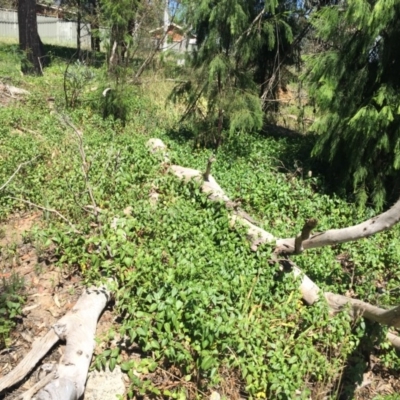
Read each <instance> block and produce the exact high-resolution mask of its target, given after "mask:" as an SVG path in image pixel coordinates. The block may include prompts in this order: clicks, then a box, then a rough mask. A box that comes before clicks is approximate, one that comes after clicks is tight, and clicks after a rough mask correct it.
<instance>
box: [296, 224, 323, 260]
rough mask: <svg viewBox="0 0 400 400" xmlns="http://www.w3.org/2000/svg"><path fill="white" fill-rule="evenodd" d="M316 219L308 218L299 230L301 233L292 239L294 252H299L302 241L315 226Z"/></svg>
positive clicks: (301, 249)
mask: <svg viewBox="0 0 400 400" xmlns="http://www.w3.org/2000/svg"><path fill="white" fill-rule="evenodd" d="M317 224H318V220H317V219H315V218H310V219H308V220H307V221H306V222H305V223H304V226H303V229H302V230H301V233H300V234H299V235H297V236H296V239H295V240H294V253H293V254H300V253H302V251H303V241H304V240H307V239H308V238H309V237H310V234H311V231H312V230H313V229H314V228H315V227H316V226H317Z"/></svg>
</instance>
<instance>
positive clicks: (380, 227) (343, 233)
mask: <svg viewBox="0 0 400 400" xmlns="http://www.w3.org/2000/svg"><path fill="white" fill-rule="evenodd" d="M399 221H400V199H399V200H398V201H397V202H396V203H395V204H394V205H393V206H392V207H391V208H390V209H389V210H387V211H386V212H384V213H382V214H379V215H377V216H375V217H373V218H371V219H368V220H366V221H364V222H361V223H360V224H357V225H353V226H349V227H346V228H342V229H330V230H328V231H326V232H322V233H317V234H315V235H312V236H311V237H310V238H309V239H307V240H304V241H303V248H304V249H305V250H307V249H312V248H316V247H323V246H332V245H336V244H339V243H345V242H352V241H355V240H359V239H363V238H367V237H369V236H372V235H375V234H376V233H379V232H383V231H387V230H388V229H390V228H392V227H393V226H394V225H396V224H397V223H398V222H399ZM276 244H277V246H278V247H279V248H284V249H285V251H286V253H293V252H294V251H295V239H278V240H277V242H276Z"/></svg>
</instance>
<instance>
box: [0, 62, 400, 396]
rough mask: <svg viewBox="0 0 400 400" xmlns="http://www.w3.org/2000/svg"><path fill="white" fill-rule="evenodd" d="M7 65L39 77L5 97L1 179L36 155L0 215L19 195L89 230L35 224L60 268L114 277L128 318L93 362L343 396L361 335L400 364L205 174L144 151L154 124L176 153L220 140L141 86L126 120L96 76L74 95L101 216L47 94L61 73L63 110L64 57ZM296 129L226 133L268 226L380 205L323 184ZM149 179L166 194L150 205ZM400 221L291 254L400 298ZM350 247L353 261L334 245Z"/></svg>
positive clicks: (340, 282) (230, 178) (220, 163)
mask: <svg viewBox="0 0 400 400" xmlns="http://www.w3.org/2000/svg"><path fill="white" fill-rule="evenodd" d="M0 67H1V68H3V64H0ZM7 68H8V67H7ZM7 70H8V69H7ZM97 72H98V71H97V70H96V71H94V72H93V76H95V77H97V78H93V79H98V81H97V84H98V85H99V87H100V86H101V85H102V84H104V81H101V79H103V78H101V77H102V76H103V75H102V74H101V73H97ZM11 79H12V80H15V81H17V80H18V83H20V84H21V83H22V84H25V85H26V86H29V87H30V89H31V92H32V95H31V96H30V97H28V98H27V99H26V100H25V101H24V102H14V103H11V104H9V105H7V107H3V108H0V117H1V121H2V124H1V126H0V157H1V163H0V182H5V181H6V180H7V179H8V177H9V176H10V175H11V174H12V173H13V171H15V169H16V168H17V166H18V165H19V164H20V163H21V162H25V161H27V160H30V159H32V158H33V157H38V158H37V159H36V160H35V161H34V162H32V163H31V164H29V165H27V166H26V167H24V168H23V170H22V171H21V173H19V174H18V175H17V176H16V177H15V178H14V179H13V180H12V182H10V184H9V185H7V187H6V188H5V189H4V190H3V191H2V192H0V216H1V218H2V219H5V218H6V217H7V216H8V215H10V214H11V213H12V212H13V211H15V210H16V209H22V208H23V209H25V208H27V207H28V206H27V204H26V202H24V201H30V202H31V203H34V204H37V205H41V206H43V207H45V208H47V209H50V210H57V211H58V212H60V213H62V215H63V216H64V217H65V218H66V219H68V220H69V221H70V222H71V224H73V226H74V227H75V229H76V230H77V231H79V233H77V232H76V231H74V230H72V229H71V226H70V225H69V224H67V223H65V221H62V220H60V219H59V218H58V217H57V215H56V214H54V213H52V212H51V211H50V212H46V211H44V213H43V215H44V225H43V229H42V230H41V231H40V232H37V233H36V235H38V236H40V240H41V241H47V244H55V245H56V249H57V250H56V251H57V254H58V257H59V260H58V264H59V266H60V268H64V267H68V268H69V267H77V268H78V270H79V271H80V272H81V273H82V275H83V277H84V279H85V281H86V282H87V283H88V284H90V283H98V282H100V281H104V280H105V279H106V278H110V277H111V278H113V279H114V287H113V289H114V293H115V311H116V313H117V314H118V315H120V317H121V318H120V323H119V324H118V325H117V326H116V327H115V328H114V329H113V331H112V332H110V335H109V337H110V344H109V345H107V344H106V347H107V346H108V347H107V349H106V350H105V351H104V352H103V353H101V354H98V355H97V358H96V360H95V362H94V366H95V367H97V368H99V369H100V368H102V367H104V366H105V365H107V364H108V365H109V366H110V368H111V369H112V368H114V367H115V365H116V364H120V365H121V368H122V369H123V371H124V372H126V373H127V374H128V376H129V378H130V380H131V385H130V389H129V392H128V397H131V398H133V397H134V396H136V395H144V394H147V395H149V396H164V397H165V398H186V397H189V394H188V392H187V391H186V389H185V384H183V383H182V384H181V385H177V387H176V388H174V389H162V388H161V389H160V388H159V387H157V384H156V383H155V381H153V380H152V376H154V374H156V373H157V371H158V370H159V369H168V368H170V367H171V366H175V368H176V369H178V370H179V371H180V379H182V381H183V382H192V383H194V384H195V385H196V388H197V390H198V392H197V393H198V398H201V397H202V394H201V393H205V392H208V391H209V390H210V389H211V388H215V389H216V390H221V388H223V387H224V382H225V381H226V380H227V378H228V375H229V374H232V373H233V374H235V376H236V377H237V380H236V382H237V387H232V388H231V389H230V390H231V394H232V395H233V394H234V393H236V394H238V393H239V392H240V391H245V392H246V394H247V395H248V396H249V397H250V398H276V399H293V398H304V399H306V398H309V397H310V396H311V395H313V396H318V393H329V394H328V395H330V396H331V397H332V398H335V396H336V394H337V391H338V390H339V387H340V379H341V376H342V373H343V370H344V368H345V366H346V363H347V360H348V357H350V356H351V355H354V354H355V353H356V352H357V351H360V347H362V346H361V345H362V344H363V343H364V342H365V340H366V337H368V340H369V341H370V342H371V343H372V345H373V346H376V347H377V348H376V349H375V352H376V354H377V355H379V356H380V357H382V360H384V361H385V362H386V363H387V364H388V365H389V366H390V367H393V368H394V367H397V366H398V361H397V356H396V354H395V352H394V351H393V350H391V349H389V348H387V346H386V344H385V343H384V341H383V340H382V339H381V337H383V331H384V330H383V329H381V328H379V329H378V328H377V327H376V326H372V325H371V326H370V325H368V324H365V323H364V322H362V321H356V322H352V321H350V319H349V317H348V316H347V314H346V313H345V312H344V313H341V314H338V315H337V316H335V317H333V318H332V317H329V315H328V312H327V309H326V307H325V305H324V303H323V302H320V303H319V304H317V305H316V306H314V307H306V306H305V305H304V304H303V303H302V301H301V299H300V294H299V292H298V289H297V287H298V283H297V282H295V281H293V278H292V277H291V275H285V274H282V272H281V271H280V270H279V268H278V267H277V266H274V265H270V264H269V263H268V259H269V255H270V252H271V248H270V247H269V246H267V245H265V246H263V247H261V248H260V249H259V250H258V251H257V252H252V251H250V248H249V245H248V243H247V241H246V235H245V232H244V231H243V230H242V229H240V228H237V227H235V228H232V227H231V226H230V224H229V216H228V212H227V210H226V209H225V207H224V206H223V205H222V204H219V203H212V202H209V201H208V200H207V198H206V197H205V196H204V195H203V194H201V193H200V189H199V187H198V186H197V185H196V184H194V183H192V184H189V185H186V184H183V183H181V182H178V181H177V180H176V179H175V178H174V177H173V176H171V175H170V174H168V173H167V172H166V170H165V167H164V166H163V165H162V163H161V160H160V157H159V156H157V155H150V154H149V151H148V149H147V148H146V145H145V144H146V142H147V140H148V139H149V138H150V137H159V138H161V139H162V140H164V141H165V142H166V143H167V144H168V147H169V157H170V159H171V160H172V162H174V163H177V164H180V165H183V166H188V167H192V168H199V169H203V168H204V167H205V165H206V160H207V158H208V157H209V155H210V154H209V151H207V150H203V149H195V150H194V149H193V146H192V144H191V143H190V142H182V140H180V139H179V138H178V135H177V136H176V137H174V134H173V133H171V132H172V131H173V129H174V126H175V125H174V124H175V122H176V116H175V115H173V114H170V113H169V112H167V111H166V109H165V108H162V107H158V106H157V104H156V103H155V102H154V101H153V99H152V98H151V97H150V91H147V89H146V88H143V89H140V88H139V89H138V90H137V91H136V92H135V94H134V95H132V97H131V100H130V103H129V104H128V111H129V112H128V116H127V119H126V121H125V125H122V124H120V123H119V122H118V121H114V120H112V119H105V120H104V119H103V118H102V115H101V113H100V112H99V108H96V104H93V102H95V101H96V99H95V96H94V94H93V93H94V92H93V91H90V90H88V91H83V92H82V93H80V99H81V100H82V101H81V102H80V105H79V106H77V107H76V108H74V109H70V110H68V115H69V118H70V119H71V121H73V123H74V124H75V126H77V127H78V128H79V129H80V130H81V131H82V133H83V136H82V137H83V146H84V150H85V153H86V161H87V165H85V168H86V172H87V179H88V181H89V184H90V187H91V189H92V191H93V196H94V198H95V201H96V205H97V206H98V207H99V209H100V212H99V214H98V216H97V217H96V216H95V215H93V214H92V213H90V207H89V208H88V205H89V206H90V205H91V199H90V196H89V193H88V187H87V185H88V182H87V181H86V180H85V176H84V175H83V174H82V159H81V157H80V153H79V143H78V141H77V138H76V135H75V133H74V132H73V131H72V130H71V129H69V128H66V127H65V126H64V125H63V124H62V123H61V122H60V120H59V118H58V117H57V115H56V114H55V113H53V112H51V110H50V109H49V106H48V104H47V100H46V99H47V97H48V95H49V93H48V91H47V88H48V85H47V84H48V82H54V86H52V96H54V98H55V104H56V106H57V107H58V109H59V111H60V112H61V113H63V112H65V110H64V106H65V104H64V105H63V91H62V85H61V82H62V80H61V79H60V68H59V65H58V64H55V65H54V66H53V67H50V68H49V69H48V72H47V73H46V74H45V77H41V78H36V79H35V80H32V79H31V78H27V79H26V80H25V79H24V80H21V78H20V77H16V76H12V77H11ZM13 82H14V81H13ZM298 140H299V139H293V140H288V139H275V138H271V137H261V136H258V135H257V134H252V133H249V134H248V136H247V137H246V143H245V146H244V145H243V142H242V143H241V145H240V148H237V149H232V148H229V147H228V145H227V146H226V147H224V146H222V147H221V149H220V150H219V152H218V154H217V162H216V164H215V166H214V167H213V168H214V170H213V175H214V176H215V177H216V179H217V180H218V182H219V183H220V185H221V186H222V187H223V188H224V189H225V190H226V192H227V194H228V195H229V196H230V197H231V198H232V199H238V200H240V201H241V203H242V207H243V208H244V209H245V210H246V211H247V212H248V213H250V214H251V215H252V216H254V217H255V218H257V219H258V220H259V221H260V226H262V227H264V228H266V229H267V230H269V231H271V232H272V233H273V234H275V235H277V236H281V237H284V236H293V235H295V234H297V233H298V232H299V230H300V229H301V226H302V224H303V222H304V219H305V218H309V217H316V218H318V219H319V221H320V224H319V229H321V230H322V229H327V228H331V227H343V226H347V225H350V224H353V223H356V222H359V221H361V220H363V219H365V218H366V217H368V216H369V215H367V214H368V213H373V210H366V211H364V212H363V213H361V211H359V210H358V209H357V208H355V207H353V206H352V205H351V204H347V203H345V202H344V201H343V200H342V199H340V198H339V197H335V196H328V195H326V194H324V193H323V192H322V191H321V190H320V189H319V188H321V187H323V185H322V181H321V179H320V178H319V177H318V176H317V177H312V178H308V177H307V174H306V171H305V170H304V171H303V173H298V172H296V168H295V167H294V166H293V160H295V159H296V157H297V155H298V154H297V153H296V152H297V150H298V148H299V143H298ZM229 146H234V145H233V144H229ZM233 150H236V151H233ZM287 154H289V155H290V157H287V158H284V157H286V155H287ZM282 164H283V165H284V166H285V168H286V170H282ZM304 165H306V161H304ZM304 168H305V167H304ZM151 193H157V194H158V201H157V203H155V204H154V203H152V202H150V200H149V196H150V194H151ZM88 210H89V211H88ZM399 234H400V231H399V229H398V228H394V229H392V230H391V231H390V232H387V233H383V234H379V235H376V236H375V237H373V238H369V239H368V240H366V239H365V240H362V241H359V242H357V243H352V244H347V245H341V246H335V247H332V248H324V249H318V250H312V251H309V252H307V254H305V255H302V256H298V257H297V258H296V262H297V264H298V265H299V266H300V267H301V268H302V269H303V270H304V271H305V272H306V273H307V274H308V275H310V277H311V278H312V279H314V280H315V281H316V282H318V284H319V285H321V287H322V288H324V289H327V290H331V291H334V292H337V293H346V291H347V290H350V289H351V290H353V291H354V292H355V293H356V295H357V296H359V298H361V299H365V300H368V301H370V302H372V303H374V304H380V305H385V306H388V305H394V304H396V303H397V302H398V295H397V293H398V292H397V290H398V287H399V286H400V283H399V273H398V272H399V270H398V268H399V265H400V262H399V261H400V252H399V251H398V246H397V243H398V241H399ZM340 257H342V258H343V257H344V258H345V259H346V262H347V264H346V266H344V264H343V263H340V262H339V261H338V260H335V258H338V259H340ZM378 286H379V287H380V288H381V287H383V289H384V290H383V291H381V292H379V291H377V287H378ZM0 321H1V319H0ZM115 337H118V339H119V340H120V341H121V342H125V343H126V346H127V348H129V346H131V345H133V344H135V345H137V346H138V347H139V348H140V351H141V354H142V360H141V361H137V360H134V359H130V358H127V354H128V355H129V352H128V353H126V352H125V354H124V355H123V354H122V350H121V349H120V348H119V347H115V345H111V340H112V339H113V338H115ZM114 343H115V342H114ZM137 371H139V372H142V373H143V374H144V375H143V376H144V377H145V378H139V377H138V375H137V373H136V372H137ZM152 374H153V375H152ZM315 398H317V397H315Z"/></svg>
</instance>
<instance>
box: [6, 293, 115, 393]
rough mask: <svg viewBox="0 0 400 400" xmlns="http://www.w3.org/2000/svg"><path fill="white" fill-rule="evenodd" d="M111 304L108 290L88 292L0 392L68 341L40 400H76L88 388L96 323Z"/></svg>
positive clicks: (31, 353) (35, 346)
mask: <svg viewBox="0 0 400 400" xmlns="http://www.w3.org/2000/svg"><path fill="white" fill-rule="evenodd" d="M108 300H109V292H108V290H107V289H106V288H105V287H100V288H91V289H86V290H85V291H84V293H83V294H82V295H81V297H80V298H79V300H78V301H77V303H76V304H75V306H74V307H73V308H72V309H71V310H70V311H69V312H68V313H67V314H66V315H65V316H63V317H62V318H61V319H60V320H59V321H58V322H57V323H56V324H55V325H53V327H52V329H51V330H50V331H49V332H48V333H47V334H46V335H45V336H44V337H43V338H41V339H39V340H37V341H36V342H35V343H34V344H33V347H32V349H31V351H30V352H29V353H28V354H27V355H26V356H25V358H24V359H23V360H22V361H21V362H20V363H19V364H18V365H17V367H16V368H15V369H14V370H13V371H11V372H10V373H9V374H8V375H6V376H5V377H4V378H1V379H0V392H2V391H3V390H5V389H7V388H9V387H11V386H13V385H15V384H16V383H18V382H20V381H21V380H22V379H23V378H24V377H25V376H26V375H27V374H28V373H29V372H30V371H32V369H33V368H34V367H35V366H36V364H37V363H38V362H39V361H40V360H41V359H42V358H43V357H44V356H45V355H46V354H47V352H48V351H49V350H50V349H51V348H52V347H53V346H54V344H56V343H57V342H58V341H59V340H63V341H66V348H65V354H64V356H63V358H62V360H61V361H60V364H59V365H58V367H57V371H56V378H55V379H52V380H51V381H50V382H49V383H48V384H47V385H46V386H45V387H44V388H43V389H42V390H41V391H40V392H39V393H38V395H37V397H36V399H37V400H55V399H57V400H77V399H79V398H80V397H81V396H82V394H83V392H84V388H85V382H86V377H87V372H88V369H89V365H90V362H91V359H92V355H93V349H94V336H95V332H96V325H97V320H98V318H99V316H100V314H101V312H102V311H103V309H104V307H105V306H106V304H107V302H108Z"/></svg>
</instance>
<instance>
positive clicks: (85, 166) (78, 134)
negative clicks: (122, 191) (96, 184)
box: [59, 115, 100, 225]
mask: <svg viewBox="0 0 400 400" xmlns="http://www.w3.org/2000/svg"><path fill="white" fill-rule="evenodd" d="M59 119H60V121H61V122H62V123H64V125H67V126H69V127H70V128H72V130H73V131H74V132H75V134H76V137H77V138H78V147H79V153H80V155H81V161H82V174H83V178H84V180H85V186H86V189H87V191H88V193H89V197H90V200H91V202H92V206H93V212H94V214H95V217H96V220H97V223H98V224H99V225H100V222H99V218H98V214H99V213H98V210H99V208H98V207H97V204H96V200H95V199H94V195H93V190H92V186H91V185H90V183H89V176H88V170H89V165H88V163H87V161H86V153H85V149H84V147H83V139H82V137H83V133H82V132H81V131H80V130H79V129H78V128H77V127H76V126H75V125H74V124H73V123H72V122H71V121H70V120H69V119H68V118H67V116H65V115H59Z"/></svg>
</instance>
